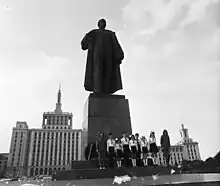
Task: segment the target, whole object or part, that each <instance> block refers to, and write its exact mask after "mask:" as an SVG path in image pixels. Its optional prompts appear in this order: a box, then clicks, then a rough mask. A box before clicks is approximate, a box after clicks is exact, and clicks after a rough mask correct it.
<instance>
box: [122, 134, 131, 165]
mask: <svg viewBox="0 0 220 186" xmlns="http://www.w3.org/2000/svg"><path fill="white" fill-rule="evenodd" d="M121 145H122V152H123V159H124V162H123V163H124V166H125V167H126V166H128V165H129V155H130V149H129V138H128V137H127V133H126V132H124V133H123V134H122V138H121Z"/></svg>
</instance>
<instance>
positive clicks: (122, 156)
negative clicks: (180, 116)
mask: <svg viewBox="0 0 220 186" xmlns="http://www.w3.org/2000/svg"><path fill="white" fill-rule="evenodd" d="M160 145H161V149H162V151H163V155H164V157H165V160H166V164H167V165H169V159H170V138H169V135H168V132H167V130H164V131H163V135H162V136H161V140H160ZM96 150H97V153H98V158H99V166H100V169H105V161H104V160H105V158H106V152H107V156H108V158H109V164H110V166H111V167H113V166H114V164H115V162H116V163H117V167H122V161H123V166H125V167H127V166H129V160H130V159H131V161H132V166H133V167H136V166H137V164H138V166H140V165H141V162H142V163H143V165H144V166H148V160H149V159H151V160H152V162H153V164H154V165H157V164H158V162H157V153H158V146H157V144H156V137H155V133H154V132H151V133H150V136H149V139H148V140H147V138H146V137H145V136H142V137H141V138H139V134H138V133H136V134H135V135H131V136H129V137H128V136H127V133H126V132H123V134H122V138H121V139H118V138H115V139H114V137H113V134H112V133H109V135H108V139H107V142H106V140H105V138H104V133H99V135H98V138H97V140H96Z"/></svg>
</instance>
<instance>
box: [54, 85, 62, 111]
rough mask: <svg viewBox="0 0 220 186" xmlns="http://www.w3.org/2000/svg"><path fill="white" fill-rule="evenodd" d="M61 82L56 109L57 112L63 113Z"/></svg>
mask: <svg viewBox="0 0 220 186" xmlns="http://www.w3.org/2000/svg"><path fill="white" fill-rule="evenodd" d="M60 87H61V86H60V84H59V90H58V95H57V103H56V109H55V111H54V112H55V113H62V110H61V90H60Z"/></svg>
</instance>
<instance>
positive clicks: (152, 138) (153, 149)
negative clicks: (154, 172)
mask: <svg viewBox="0 0 220 186" xmlns="http://www.w3.org/2000/svg"><path fill="white" fill-rule="evenodd" d="M148 142H149V149H150V155H151V158H152V160H153V164H154V165H156V164H157V153H158V148H157V144H156V137H155V133H154V132H151V133H150V138H149V140H148Z"/></svg>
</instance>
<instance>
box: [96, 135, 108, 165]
mask: <svg viewBox="0 0 220 186" xmlns="http://www.w3.org/2000/svg"><path fill="white" fill-rule="evenodd" d="M96 150H97V153H98V157H99V167H100V169H105V154H106V141H105V139H104V134H103V133H99V136H98V139H97V140H96Z"/></svg>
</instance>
